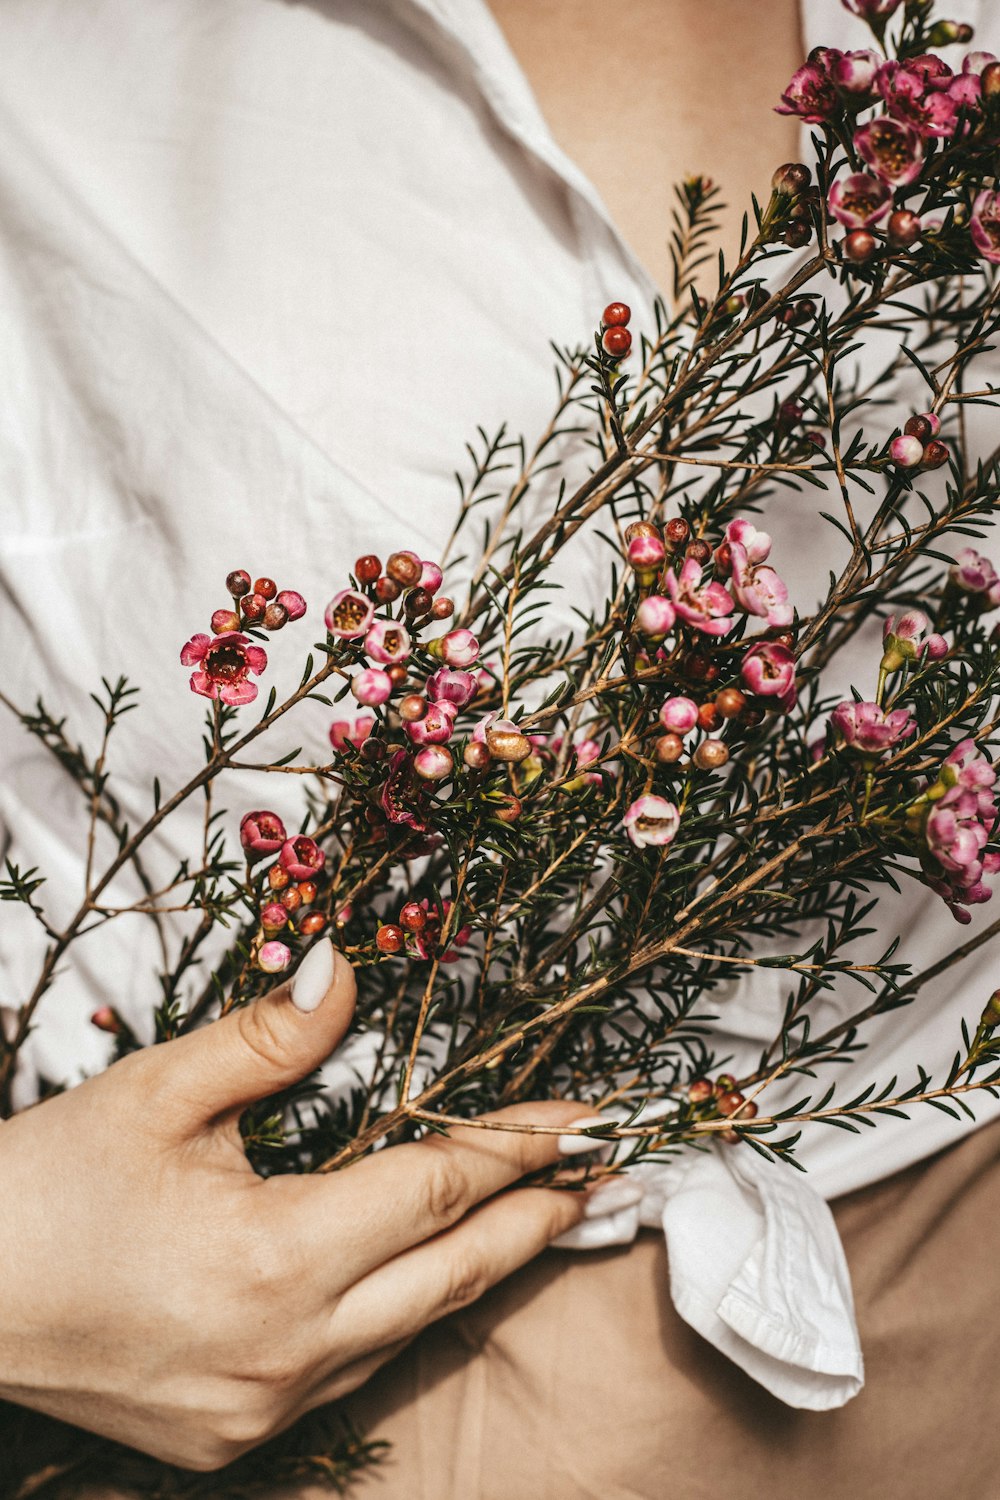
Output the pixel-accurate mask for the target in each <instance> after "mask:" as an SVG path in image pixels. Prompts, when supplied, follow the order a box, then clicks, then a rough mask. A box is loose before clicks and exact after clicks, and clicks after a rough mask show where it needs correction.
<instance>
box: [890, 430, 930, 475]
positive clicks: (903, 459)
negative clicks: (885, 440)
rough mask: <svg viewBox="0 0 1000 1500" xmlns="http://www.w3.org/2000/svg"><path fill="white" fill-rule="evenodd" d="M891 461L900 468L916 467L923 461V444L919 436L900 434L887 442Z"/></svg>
mask: <svg viewBox="0 0 1000 1500" xmlns="http://www.w3.org/2000/svg"><path fill="white" fill-rule="evenodd" d="M889 452H890V453H891V455H892V461H893V463H895V464H898V465H899V467H900V468H901V469H917V468H919V467H920V465H921V464H922V463H923V461H924V445H923V443H922V442H921V441H920V439H919V438H915V437H908V436H907V435H906V434H905V433H903V434H902V436H900V437H897V438H893V440H892V442H891V443H890V444H889Z"/></svg>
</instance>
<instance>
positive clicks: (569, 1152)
mask: <svg viewBox="0 0 1000 1500" xmlns="http://www.w3.org/2000/svg"><path fill="white" fill-rule="evenodd" d="M614 1123H615V1122H614V1120H610V1119H609V1118H608V1116H607V1115H587V1116H586V1117H585V1118H584V1119H582V1120H574V1121H573V1122H572V1126H573V1129H574V1130H590V1129H592V1128H593V1126H595V1125H605V1126H606V1125H613V1124H614ZM613 1145H614V1141H608V1140H598V1139H597V1137H596V1136H591V1135H561V1136H560V1137H559V1155H560V1156H582V1155H583V1153H584V1152H585V1151H597V1150H598V1149H599V1148H600V1147H601V1146H613Z"/></svg>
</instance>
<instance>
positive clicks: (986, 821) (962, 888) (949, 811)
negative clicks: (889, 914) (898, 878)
mask: <svg viewBox="0 0 1000 1500" xmlns="http://www.w3.org/2000/svg"><path fill="white" fill-rule="evenodd" d="M996 779H997V773H996V770H995V768H994V767H993V766H992V765H991V764H990V762H989V761H988V760H987V759H986V757H985V755H983V754H982V752H981V751H980V750H979V749H978V747H977V746H976V743H975V741H974V740H972V739H965V740H962V741H960V743H959V744H957V745H956V746H955V748H954V749H953V750H952V751H951V753H950V754H949V755H948V756H946V758H945V760H944V763H943V765H942V766H941V770H940V771H939V773H938V776H937V779H936V780H935V781H934V782H933V783H931V785H930V786H928V787H927V788H926V789H925V791H924V792H923V793H922V794H921V796H920V797H918V798H917V799H916V801H915V802H914V803H912V804H911V806H910V808H909V809H908V811H907V818H906V821H907V826H908V829H909V831H910V833H911V835H912V836H914V837H915V838H916V841H917V848H918V851H919V853H920V857H921V864H922V866H923V870H924V874H925V877H926V879H927V883H928V885H930V887H931V888H932V890H935V891H937V892H938V894H939V895H941V896H943V897H944V899H945V901H946V902H947V903H948V906H949V907H950V909H951V911H952V914H953V915H954V917H955V918H956V920H957V921H959V922H963V923H967V922H969V921H971V914H970V912H969V911H968V907H970V906H975V905H978V904H980V903H981V902H984V901H989V900H990V898H991V897H992V895H993V892H992V890H991V889H990V887H989V886H988V885H987V884H986V883H985V877H986V876H990V875H996V874H997V873H998V872H1000V854H996V853H993V852H991V851H989V850H988V849H987V848H986V845H987V844H988V842H989V840H990V838H991V837H992V835H993V833H994V831H995V829H996V825H997V805H996V791H995V784H996Z"/></svg>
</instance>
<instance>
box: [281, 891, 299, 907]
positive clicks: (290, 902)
mask: <svg viewBox="0 0 1000 1500" xmlns="http://www.w3.org/2000/svg"><path fill="white" fill-rule="evenodd" d="M281 904H282V906H283V907H284V908H285V910H286V911H298V909H299V907H300V906H301V905H302V897H301V896H300V895H299V888H298V886H297V885H290V886H289V887H288V889H287V890H285V891H282V893H281Z"/></svg>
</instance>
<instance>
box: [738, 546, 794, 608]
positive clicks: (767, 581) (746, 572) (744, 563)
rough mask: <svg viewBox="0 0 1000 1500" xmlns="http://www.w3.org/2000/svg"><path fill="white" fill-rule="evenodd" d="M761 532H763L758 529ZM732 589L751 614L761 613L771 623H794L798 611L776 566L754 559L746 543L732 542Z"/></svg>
mask: <svg viewBox="0 0 1000 1500" xmlns="http://www.w3.org/2000/svg"><path fill="white" fill-rule="evenodd" d="M758 535H760V533H758ZM729 550H730V555H731V557H732V569H733V575H732V589H733V593H734V594H735V595H736V601H737V603H738V604H739V606H740V608H741V609H744V610H746V612H747V614H748V615H759V616H761V617H762V618H763V619H765V620H766V621H767V623H768V624H769V625H777V626H784V625H790V624H791V623H792V617H793V615H794V613H795V611H794V610H793V609H792V606H791V605H790V604H789V603H788V588H787V586H786V584H785V583H784V582H783V580H782V579H781V578H779V577H778V574H777V573H776V572H775V571H774V569H773V568H769V567H767V566H766V565H765V564H762V563H752V562H751V561H750V558H749V555H748V553H747V550H746V548H745V547H743V546H741V545H740V543H739V542H730V544H729Z"/></svg>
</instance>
